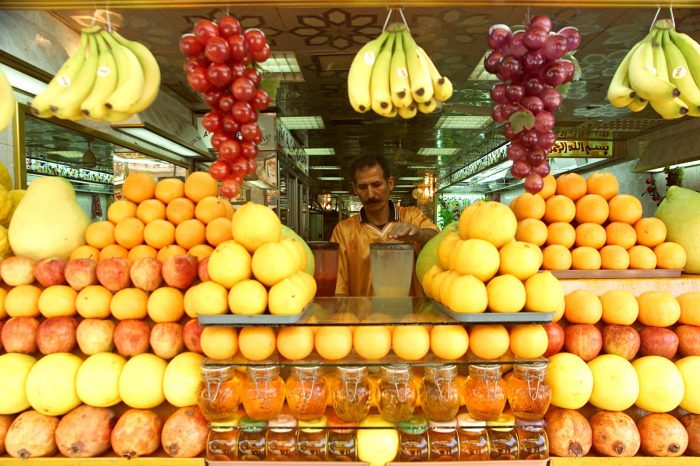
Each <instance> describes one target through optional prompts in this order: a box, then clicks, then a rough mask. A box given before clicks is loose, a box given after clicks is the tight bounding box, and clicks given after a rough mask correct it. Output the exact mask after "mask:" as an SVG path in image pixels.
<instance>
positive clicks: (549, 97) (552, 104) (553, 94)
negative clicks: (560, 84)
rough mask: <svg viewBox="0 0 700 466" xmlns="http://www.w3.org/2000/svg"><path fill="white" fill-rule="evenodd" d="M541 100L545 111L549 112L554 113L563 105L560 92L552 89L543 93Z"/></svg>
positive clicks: (547, 89)
mask: <svg viewBox="0 0 700 466" xmlns="http://www.w3.org/2000/svg"><path fill="white" fill-rule="evenodd" d="M540 99H542V103H543V104H544V109H545V110H547V111H548V112H554V111H555V110H556V109H558V108H559V106H560V105H561V94H560V93H559V91H558V90H556V89H553V88H551V87H550V88H546V89H545V90H543V91H542V94H540Z"/></svg>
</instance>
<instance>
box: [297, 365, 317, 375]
mask: <svg viewBox="0 0 700 466" xmlns="http://www.w3.org/2000/svg"><path fill="white" fill-rule="evenodd" d="M322 371H323V369H322V368H321V366H294V367H292V374H294V375H305V376H320V375H321V373H322Z"/></svg>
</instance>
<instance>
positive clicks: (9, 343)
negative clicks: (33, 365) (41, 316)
mask: <svg viewBox="0 0 700 466" xmlns="http://www.w3.org/2000/svg"><path fill="white" fill-rule="evenodd" d="M38 329H39V320H38V319H35V318H34V317H11V318H10V319H9V320H7V322H5V325H3V327H2V334H0V340H2V346H4V347H5V351H7V352H8V353H26V354H32V353H35V352H36V333H37V330H38Z"/></svg>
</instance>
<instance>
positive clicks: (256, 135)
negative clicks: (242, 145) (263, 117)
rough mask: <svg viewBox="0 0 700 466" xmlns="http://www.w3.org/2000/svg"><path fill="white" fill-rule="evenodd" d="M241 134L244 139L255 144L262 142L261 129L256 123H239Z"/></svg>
mask: <svg viewBox="0 0 700 466" xmlns="http://www.w3.org/2000/svg"><path fill="white" fill-rule="evenodd" d="M241 136H243V139H244V140H245V141H252V142H254V143H256V144H260V143H261V142H262V137H263V136H262V131H260V127H259V126H258V124H257V123H246V124H244V125H241Z"/></svg>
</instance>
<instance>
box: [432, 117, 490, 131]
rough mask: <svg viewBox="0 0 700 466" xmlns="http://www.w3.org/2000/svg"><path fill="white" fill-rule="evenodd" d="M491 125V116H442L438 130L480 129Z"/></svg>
mask: <svg viewBox="0 0 700 466" xmlns="http://www.w3.org/2000/svg"><path fill="white" fill-rule="evenodd" d="M489 123H491V117H490V116H474V115H451V116H445V115H443V116H441V117H440V119H438V121H437V123H436V124H435V128H436V129H480V128H483V127H485V126H487V125H488V124H489Z"/></svg>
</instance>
